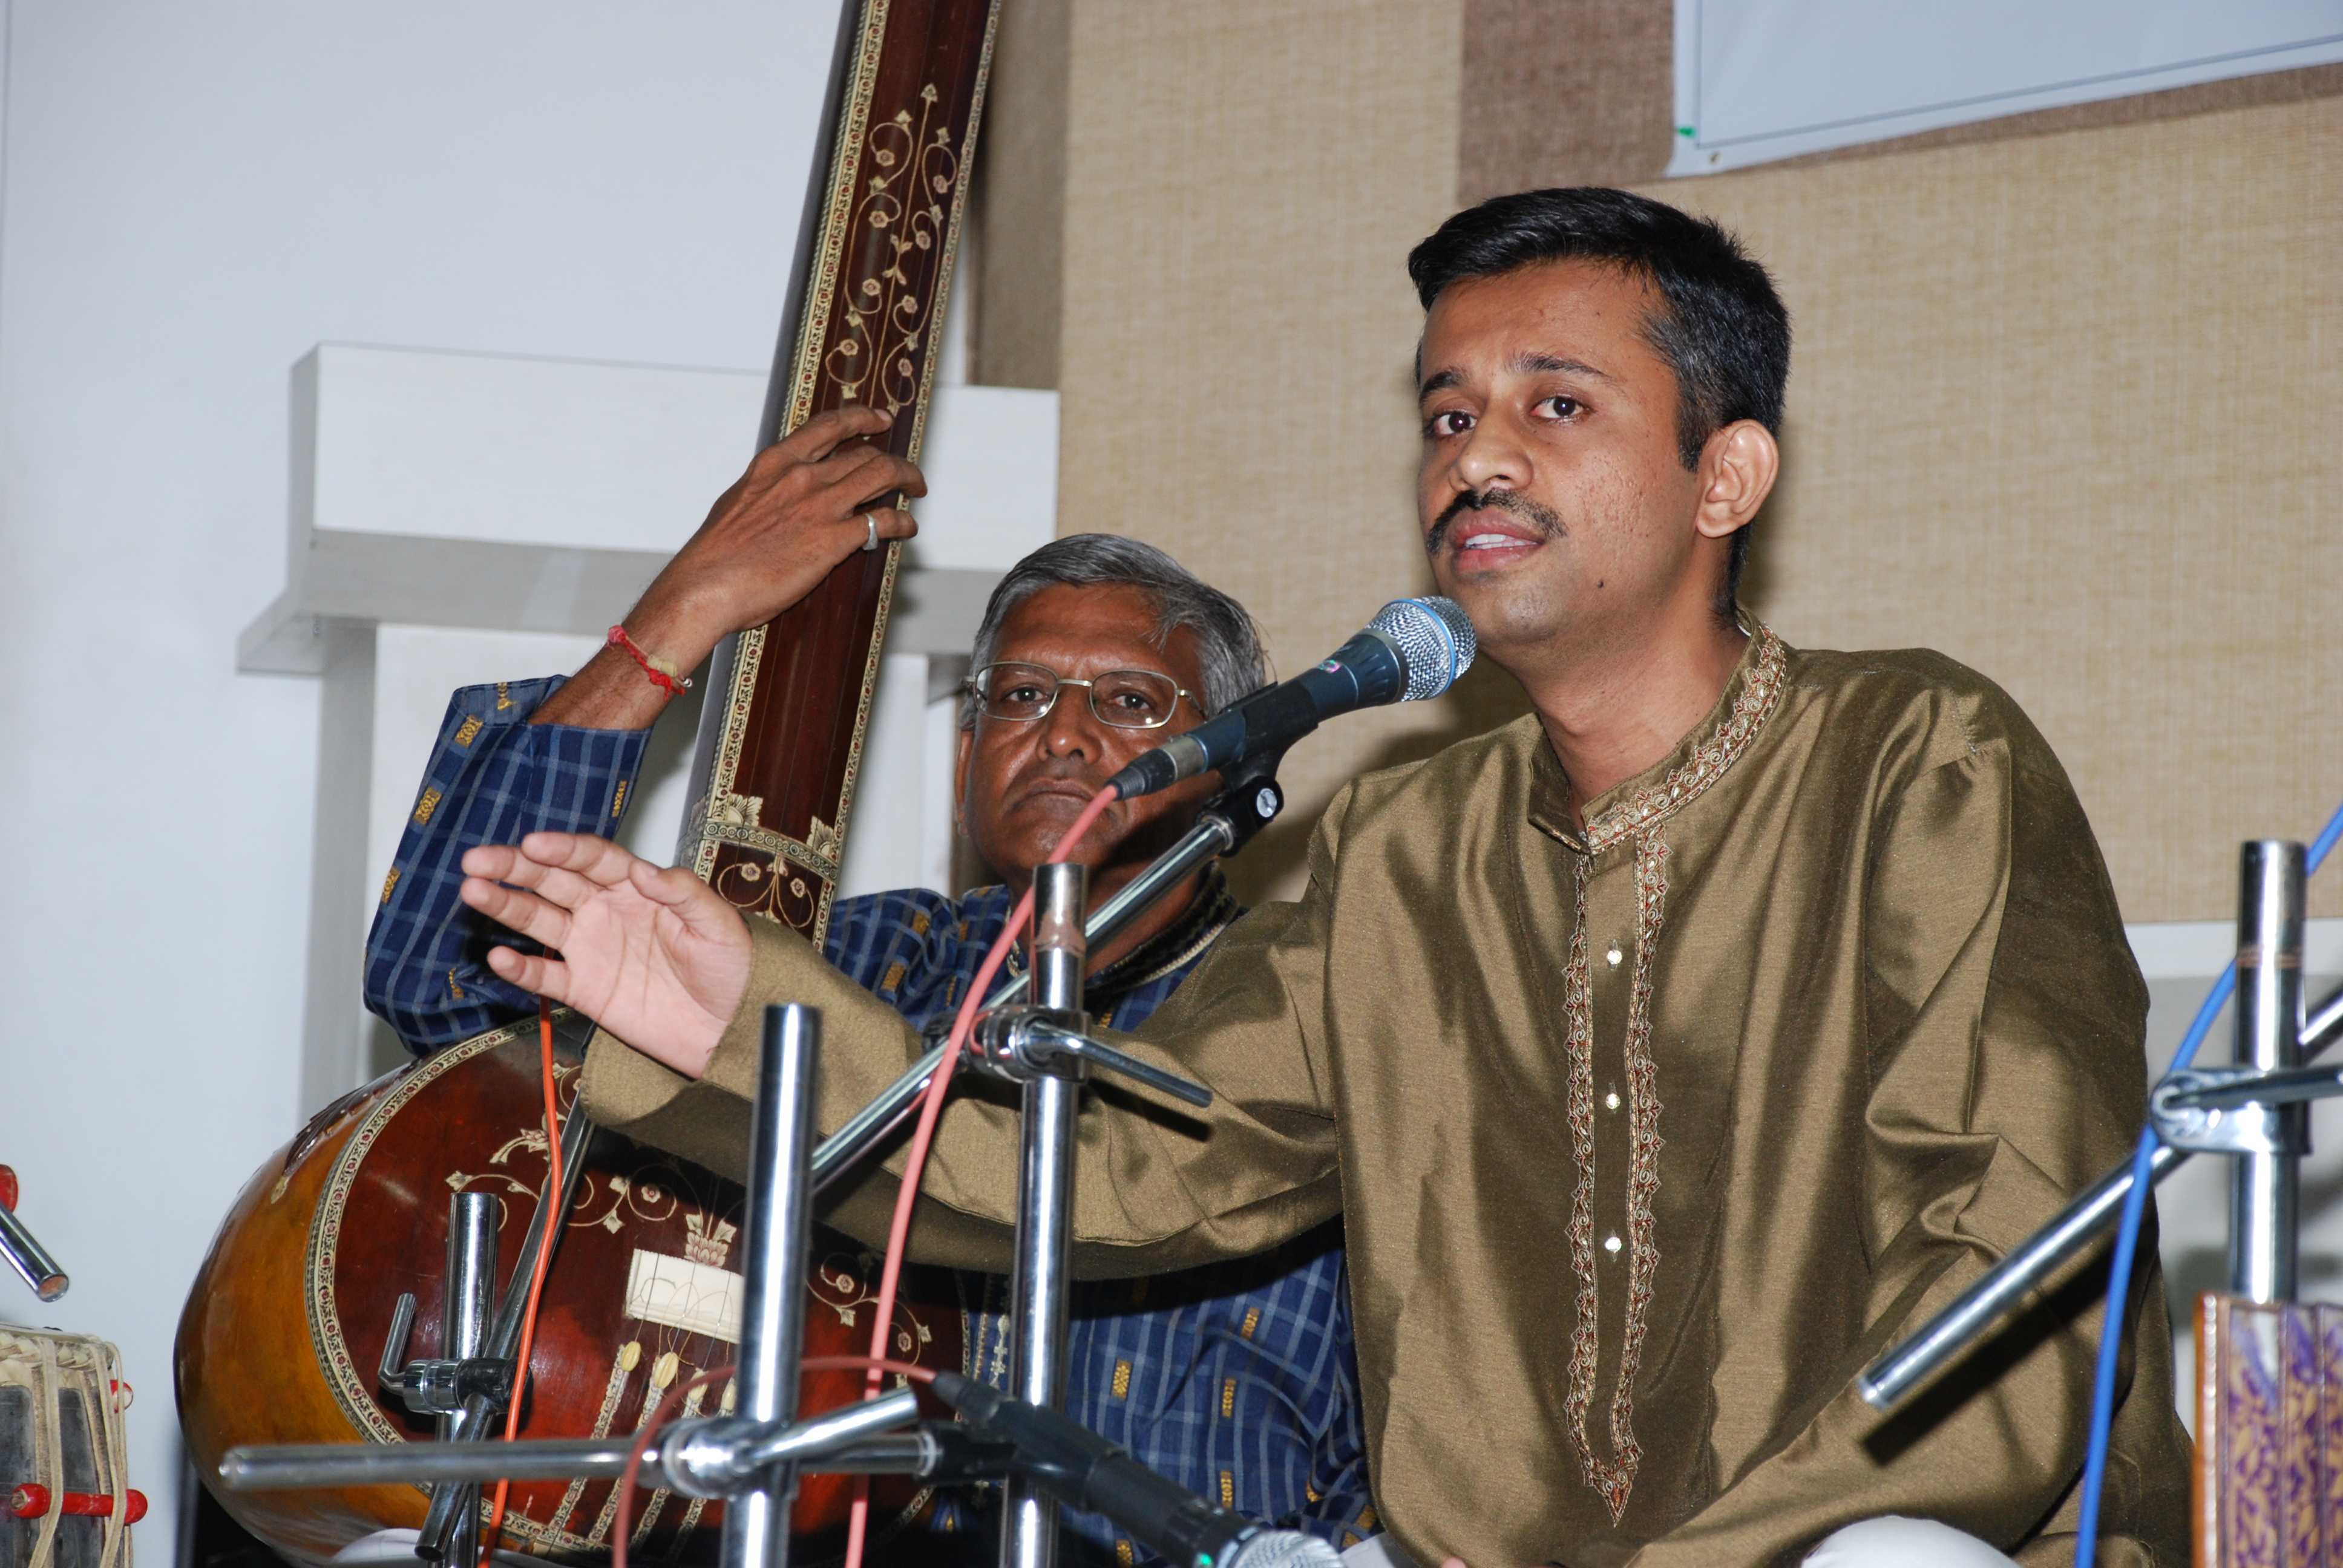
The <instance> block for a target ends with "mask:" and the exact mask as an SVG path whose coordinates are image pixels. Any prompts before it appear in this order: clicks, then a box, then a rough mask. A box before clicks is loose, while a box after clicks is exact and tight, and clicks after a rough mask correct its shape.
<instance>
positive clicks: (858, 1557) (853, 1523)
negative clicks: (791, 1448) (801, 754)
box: [845, 784, 1116, 1568]
mask: <svg viewBox="0 0 2343 1568" xmlns="http://www.w3.org/2000/svg"><path fill="white" fill-rule="evenodd" d="M1115 793H1116V791H1115V788H1114V786H1113V785H1111V784H1110V785H1108V786H1107V787H1106V788H1105V789H1101V790H1100V791H1099V792H1098V793H1097V794H1095V795H1093V796H1091V799H1090V804H1088V805H1087V806H1084V807H1083V808H1082V809H1081V815H1080V816H1078V817H1076V818H1075V819H1074V821H1073V826H1072V827H1071V828H1069V829H1067V830H1066V836H1065V837H1064V838H1062V839H1059V840H1058V847H1057V848H1056V849H1052V850H1051V851H1050V864H1051V865H1053V866H1055V865H1059V864H1061V863H1062V862H1063V861H1064V860H1065V859H1066V857H1067V856H1069V855H1071V854H1072V853H1073V852H1074V847H1075V846H1076V845H1078V844H1080V843H1081V841H1082V836H1083V835H1084V834H1086V833H1088V832H1089V831H1090V830H1091V825H1092V824H1093V823H1095V822H1097V820H1098V819H1099V814H1100V813H1101V812H1102V811H1104V810H1105V809H1107V808H1108V807H1109V806H1111V805H1112V804H1113V803H1114V799H1115ZM1032 916H1033V890H1032V888H1031V886H1028V887H1027V888H1026V890H1025V896H1024V897H1023V898H1021V899H1020V900H1017V907H1016V909H1015V910H1011V913H1010V916H1009V920H1008V923H1007V924H1005V925H1003V926H1002V927H1001V935H1000V936H999V937H998V938H997V939H995V940H994V941H993V944H992V950H991V951H990V952H988V953H986V954H985V955H984V962H983V963H981V964H980V965H979V966H978V967H977V971H976V978H975V979H974V980H971V981H970V983H969V988H968V994H967V995H966V996H964V997H962V998H960V1012H959V1013H958V1014H957V1015H956V1016H955V1017H954V1018H953V1020H952V1031H951V1043H950V1046H949V1047H948V1048H947V1049H946V1050H945V1051H944V1056H943V1060H941V1061H940V1062H938V1063H937V1064H936V1070H935V1076H934V1077H932V1078H930V1080H929V1081H928V1089H927V1093H926V1094H925V1095H924V1096H923V1097H922V1098H921V1100H920V1123H919V1126H918V1128H917V1129H916V1130H915V1131H913V1132H912V1134H911V1142H910V1150H909V1151H908V1152H907V1153H906V1154H905V1156H904V1163H903V1180H902V1182H901V1184H900V1185H899V1186H898V1187H897V1188H896V1190H895V1214H894V1219H893V1221H892V1222H891V1223H890V1225H889V1226H888V1228H887V1261H886V1263H885V1265H884V1266H883V1267H882V1268H881V1269H880V1274H879V1300H878V1302H877V1303H876V1305H877V1307H878V1312H879V1316H878V1321H877V1322H874V1323H872V1324H871V1325H870V1381H869V1382H868V1384H867V1385H866V1386H865V1388H864V1390H863V1393H862V1397H863V1398H864V1399H866V1400H870V1399H876V1398H878V1397H879V1392H880V1391H879V1380H880V1374H881V1373H882V1372H883V1371H884V1370H885V1362H883V1360H882V1359H881V1358H883V1357H884V1356H885V1355H886V1353H887V1336H888V1335H889V1334H890V1332H893V1325H894V1322H895V1284H896V1282H897V1281H898V1280H899V1279H900V1278H901V1276H902V1272H903V1248H904V1244H905V1241H906V1238H908V1237H909V1236H910V1230H911V1208H912V1204H913V1202H914V1201H916V1200H917V1199H918V1197H919V1195H920V1173H921V1171H923V1170H924V1169H925V1168H926V1165H927V1161H928V1146H929V1144H930V1142H931V1141H933V1140H934V1138H935V1135H936V1119H937V1118H938V1117H939V1116H940V1115H941V1114H942V1112H943V1108H944V1095H945V1093H946V1092H947V1091H949V1090H950V1086H951V1075H952V1069H953V1068H954V1067H956V1066H958V1065H959V1063H960V1052H961V1051H963V1050H966V1049H968V1039H969V1035H970V1033H971V1032H972V1031H973V1030H974V1029H975V1026H976V1014H977V1010H978V1009H979V1008H980V1006H982V1005H983V1001H984V993H985V991H986V990H987V989H988V988H989V987H990V986H991V984H992V977H993V976H994V975H996V974H998V973H1000V972H1001V962H1002V960H1006V959H1007V958H1008V957H1009V950H1010V949H1011V947H1013V946H1015V945H1016V941H1017V937H1018V933H1019V932H1020V931H1021V930H1023V929H1024V927H1025V923H1026V921H1028V920H1031V919H1032ZM869 1527H870V1477H869V1476H867V1475H858V1476H856V1477H855V1478H854V1501H853V1503H852V1505H851V1506H850V1508H849V1509H848V1511H847V1515H846V1563H845V1568H862V1542H863V1536H864V1534H865V1533H866V1532H867V1531H868V1529H869Z"/></svg>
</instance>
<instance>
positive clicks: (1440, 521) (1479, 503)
mask: <svg viewBox="0 0 2343 1568" xmlns="http://www.w3.org/2000/svg"><path fill="white" fill-rule="evenodd" d="M1479 511H1489V512H1507V513H1510V514H1512V515H1513V516H1514V517H1516V518H1521V519H1522V520H1523V522H1525V523H1529V524H1531V525H1532V526H1534V528H1537V529H1538V530H1539V531H1540V532H1541V533H1543V534H1544V535H1545V537H1546V538H1550V539H1558V538H1562V537H1563V536H1564V534H1566V533H1568V532H1569V531H1570V530H1569V529H1567V528H1564V527H1563V526H1562V518H1559V517H1557V516H1556V515H1555V514H1554V511H1553V509H1552V508H1548V507H1543V506H1540V505H1539V504H1538V503H1537V502H1535V501H1534V500H1532V499H1530V498H1528V497H1527V496H1524V495H1522V494H1520V493H1519V492H1517V491H1513V490H1483V491H1480V492H1478V493H1475V492H1473V491H1472V490H1466V491H1465V492H1463V494H1462V495H1460V496H1458V497H1457V498H1455V499H1454V500H1453V501H1451V502H1449V503H1448V505H1447V506H1446V507H1445V508H1442V510H1441V513H1440V516H1439V518H1437V519H1436V520H1435V521H1434V522H1433V525H1432V531H1431V532H1430V533H1428V534H1426V535H1424V536H1423V553H1424V554H1426V555H1428V556H1437V555H1438V554H1439V553H1440V550H1441V547H1442V546H1443V545H1445V544H1446V543H1447V542H1448V526H1449V525H1450V524H1451V523H1453V522H1454V521H1455V520H1456V519H1457V518H1459V517H1462V516H1463V514H1464V513H1466V512H1479Z"/></svg>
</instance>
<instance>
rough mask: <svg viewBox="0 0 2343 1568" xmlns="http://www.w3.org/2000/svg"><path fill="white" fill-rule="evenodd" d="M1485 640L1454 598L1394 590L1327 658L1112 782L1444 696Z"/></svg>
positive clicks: (1145, 780) (1201, 764)
mask: <svg viewBox="0 0 2343 1568" xmlns="http://www.w3.org/2000/svg"><path fill="white" fill-rule="evenodd" d="M1478 647H1479V644H1478V643H1477V641H1476V640H1475V639H1474V638H1473V622H1472V621H1471V619H1469V618H1467V617H1466V616H1465V614H1464V611H1463V609H1462V608H1460V607H1459V606H1458V605H1457V603H1456V601H1455V600H1454V599H1450V598H1439V597H1438V596H1436V595H1427V596H1426V597H1424V598H1400V599H1393V600H1392V602H1391V603H1389V604H1387V605H1385V606H1383V608H1381V609H1379V610H1377V611H1376V612H1375V618H1374V619H1373V620H1371V621H1369V622H1368V623H1367V626H1366V629H1364V630H1363V631H1362V632H1360V633H1359V634H1358V635H1357V636H1356V637H1353V638H1351V640H1350V641H1348V642H1346V643H1344V644H1343V645H1342V647H1340V648H1336V649H1335V650H1334V654H1333V657H1332V658H1329V659H1327V660H1326V661H1325V662H1324V663H1322V664H1319V665H1316V666H1314V667H1312V668H1309V669H1305V670H1303V671H1302V673H1301V674H1300V675H1297V676H1295V677H1294V678H1292V680H1289V681H1286V682H1285V683H1283V684H1282V685H1280V686H1272V687H1270V688H1267V689H1264V690H1262V691H1256V692H1254V693H1253V694H1252V696H1250V697H1248V698H1246V699H1244V700H1243V701H1242V702H1240V703H1238V704H1236V705H1234V706H1232V708H1230V709H1229V710H1228V711H1227V712H1225V713H1223V714H1221V715H1220V716H1219V717H1217V718H1214V719H1206V720H1205V721H1204V722H1203V723H1202V724H1200V725H1198V726H1196V728H1195V729H1191V730H1189V731H1188V732H1187V733H1186V734H1184V735H1175V736H1173V737H1172V739H1169V740H1167V741H1165V742H1164V743H1163V744H1162V745H1161V746H1158V747H1157V748H1155V749H1153V750H1152V751H1149V752H1145V753H1142V754H1141V755H1140V756H1138V757H1136V758H1133V759H1131V766H1130V767H1128V768H1125V769H1123V770H1122V771H1121V772H1120V773H1118V774H1116V775H1115V776H1114V777H1113V778H1112V779H1109V780H1107V782H1108V783H1110V784H1111V785H1112V786H1113V787H1114V789H1115V793H1116V794H1117V795H1118V796H1120V797H1121V799H1125V800H1132V799H1138V798H1139V797H1140V796H1141V795H1148V794H1152V793H1153V792H1154V791H1156V790H1158V789H1167V788H1169V787H1170V786H1172V785H1173V784H1177V783H1179V782H1180V781H1181V780H1182V779H1193V778H1194V777H1195V776H1196V775H1197V774H1199V773H1210V772H1213V771H1215V770H1219V769H1228V768H1231V767H1233V766H1234V765H1235V764H1237V763H1240V762H1243V761H1245V760H1247V759H1251V758H1254V757H1258V756H1260V755H1262V753H1264V752H1279V751H1282V750H1284V749H1286V748H1287V747H1289V746H1291V745H1292V744H1293V743H1294V742H1295V741H1297V740H1299V739H1302V737H1303V736H1305V735H1307V734H1309V733H1310V732H1311V731H1312V730H1313V729H1317V728H1318V726H1319V724H1320V723H1321V722H1322V721H1323V720H1325V719H1332V718H1333V717H1334V716H1335V715H1336V714H1338V713H1348V712H1350V711H1351V710H1352V709H1354V708H1377V707H1380V706H1382V705H1383V704H1384V703H1386V702H1415V701H1420V700H1421V699H1424V698H1427V697H1437V696H1439V695H1440V694H1441V693H1442V692H1443V691H1445V690H1447V689H1449V688H1450V687H1452V686H1453V685H1455V684H1456V678H1457V677H1458V676H1460V675H1463V673H1464V672H1465V670H1467V669H1468V668H1472V664H1473V653H1474V652H1475V651H1476V650H1477V648H1478Z"/></svg>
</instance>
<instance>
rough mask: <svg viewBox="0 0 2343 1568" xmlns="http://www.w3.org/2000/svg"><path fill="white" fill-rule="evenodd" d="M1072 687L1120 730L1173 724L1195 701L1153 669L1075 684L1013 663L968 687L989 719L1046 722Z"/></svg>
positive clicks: (986, 671) (982, 673)
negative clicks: (1185, 704) (1178, 711)
mask: <svg viewBox="0 0 2343 1568" xmlns="http://www.w3.org/2000/svg"><path fill="white" fill-rule="evenodd" d="M1069 686H1080V687H1083V688H1085V689H1088V690H1089V692H1090V697H1091V712H1092V713H1094V714H1096V715H1098V718H1099V722H1100V723H1101V724H1111V725H1114V726H1115V727H1116V728H1118V729H1161V728H1162V727H1163V726H1165V725H1166V724H1169V723H1171V722H1172V709H1175V708H1177V707H1179V706H1180V699H1182V698H1183V697H1184V698H1186V699H1188V700H1189V701H1191V702H1195V701H1196V699H1195V694H1194V693H1192V692H1191V691H1190V690H1189V689H1187V688H1186V687H1184V686H1182V685H1180V684H1179V683H1178V682H1176V681H1174V680H1173V679H1172V678H1171V677H1170V676H1168V675H1163V674H1160V673H1158V672H1157V671H1155V670H1152V669H1110V670H1108V671H1106V672H1105V673H1104V674H1102V675H1098V676H1093V677H1092V678H1090V679H1088V680H1076V679H1073V678H1071V677H1069V676H1063V675H1060V674H1059V673H1058V672H1057V671H1056V670H1054V669H1051V668H1049V667H1048V666H1047V665H1041V664H1019V663H1015V662H1013V661H1012V662H1010V663H1004V664H988V665H986V666H985V667H984V668H982V669H980V670H978V671H977V672H976V673H975V674H974V675H972V676H970V677H969V679H968V688H967V689H968V691H969V693H970V695H971V696H973V697H974V698H975V699H976V705H977V707H978V709H980V710H981V711H982V712H983V714H984V716H985V717H986V718H987V719H1009V720H1011V721H1015V720H1021V719H1040V718H1042V717H1043V716H1045V715H1046V714H1048V712H1049V711H1050V709H1052V708H1055V707H1056V706H1057V705H1058V693H1059V691H1060V690H1061V689H1063V688H1065V687H1069ZM1196 706H1197V707H1198V708H1199V709H1202V707H1203V704H1202V703H1201V702H1198V703H1196Z"/></svg>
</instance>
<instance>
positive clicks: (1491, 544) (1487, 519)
mask: <svg viewBox="0 0 2343 1568" xmlns="http://www.w3.org/2000/svg"><path fill="white" fill-rule="evenodd" d="M1448 537H1449V538H1450V540H1451V541H1452V542H1451V543H1450V545H1449V547H1448V548H1449V550H1450V553H1451V555H1452V557H1453V559H1454V560H1455V562H1456V564H1457V565H1458V566H1459V567H1463V568H1484V567H1499V566H1507V565H1510V564H1512V563H1513V562H1514V561H1517V560H1520V559H1521V558H1523V557H1524V556H1527V555H1528V554H1529V553H1530V552H1531V551H1533V550H1534V549H1536V548H1538V547H1539V546H1540V545H1543V544H1544V543H1545V539H1544V537H1543V536H1542V535H1540V534H1538V533H1536V532H1534V531H1533V530H1532V529H1530V528H1525V527H1524V526H1523V525H1522V524H1521V523H1518V522H1516V521H1514V520H1513V518H1509V517H1507V516H1506V515H1505V514H1504V513H1503V512H1499V511H1494V510H1490V511H1476V512H1465V513H1463V514H1462V515H1460V516H1459V517H1458V518H1456V519H1455V520H1454V521H1453V522H1452V523H1451V524H1450V525H1449V529H1448Z"/></svg>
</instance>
